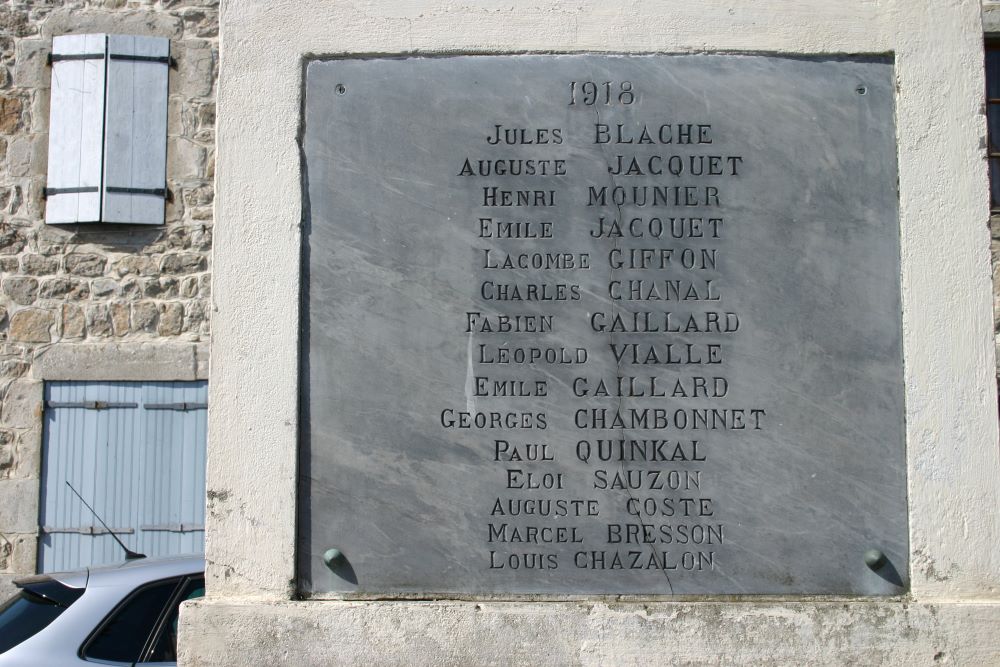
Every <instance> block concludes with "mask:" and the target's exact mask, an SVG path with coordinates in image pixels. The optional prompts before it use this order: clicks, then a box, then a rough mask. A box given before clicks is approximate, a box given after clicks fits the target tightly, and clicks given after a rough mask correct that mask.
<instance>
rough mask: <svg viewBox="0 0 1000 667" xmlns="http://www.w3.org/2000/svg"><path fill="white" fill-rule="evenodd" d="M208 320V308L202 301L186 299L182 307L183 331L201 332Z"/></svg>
mask: <svg viewBox="0 0 1000 667" xmlns="http://www.w3.org/2000/svg"><path fill="white" fill-rule="evenodd" d="M207 321H208V309H207V308H206V306H205V302H204V301H188V302H187V305H186V307H185V308H184V331H190V332H193V333H201V331H202V326H203V325H204V324H205V323H206V322H207Z"/></svg>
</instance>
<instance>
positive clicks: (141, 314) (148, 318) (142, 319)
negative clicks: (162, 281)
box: [132, 301, 160, 333]
mask: <svg viewBox="0 0 1000 667" xmlns="http://www.w3.org/2000/svg"><path fill="white" fill-rule="evenodd" d="M159 319H160V310H159V308H157V306H156V304H155V303H152V302H151V301H140V302H139V303H136V304H134V305H133V306H132V329H133V330H134V331H136V332H139V331H142V332H146V333H155V332H156V325H157V323H158V321H159Z"/></svg>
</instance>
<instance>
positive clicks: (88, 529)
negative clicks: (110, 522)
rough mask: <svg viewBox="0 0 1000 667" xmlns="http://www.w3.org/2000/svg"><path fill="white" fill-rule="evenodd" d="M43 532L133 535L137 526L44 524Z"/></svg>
mask: <svg viewBox="0 0 1000 667" xmlns="http://www.w3.org/2000/svg"><path fill="white" fill-rule="evenodd" d="M42 532H43V533H46V534H48V535H54V534H56V533H76V534H80V535H107V534H108V533H114V534H115V535H132V534H133V533H135V528H112V529H111V530H108V529H106V528H104V527H103V526H80V527H78V528H53V527H52V526H42Z"/></svg>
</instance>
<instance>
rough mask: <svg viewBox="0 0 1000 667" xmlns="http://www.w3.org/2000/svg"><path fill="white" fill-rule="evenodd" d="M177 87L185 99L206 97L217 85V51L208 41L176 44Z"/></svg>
mask: <svg viewBox="0 0 1000 667" xmlns="http://www.w3.org/2000/svg"><path fill="white" fill-rule="evenodd" d="M173 54H174V57H175V58H176V59H177V71H178V77H177V86H176V88H175V89H174V90H175V91H176V92H178V93H179V94H181V95H183V96H184V97H206V96H208V95H210V94H211V93H212V88H213V87H214V84H215V49H214V48H213V47H212V43H211V42H208V41H197V40H187V41H184V42H181V43H179V44H176V47H175V48H174V50H173Z"/></svg>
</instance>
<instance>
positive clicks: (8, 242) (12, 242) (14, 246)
mask: <svg viewBox="0 0 1000 667" xmlns="http://www.w3.org/2000/svg"><path fill="white" fill-rule="evenodd" d="M26 243H27V241H26V240H25V238H24V234H23V233H22V232H21V231H20V230H19V229H16V228H14V227H12V226H11V225H4V224H0V255H16V254H17V253H19V252H21V250H22V249H23V248H24V246H25V244H26Z"/></svg>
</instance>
